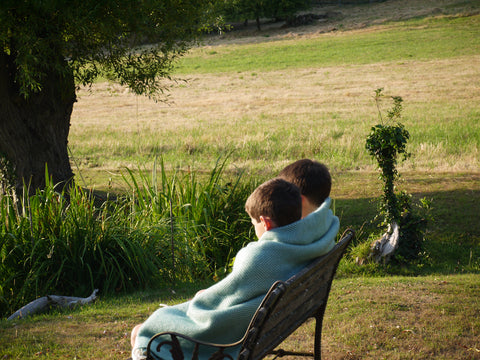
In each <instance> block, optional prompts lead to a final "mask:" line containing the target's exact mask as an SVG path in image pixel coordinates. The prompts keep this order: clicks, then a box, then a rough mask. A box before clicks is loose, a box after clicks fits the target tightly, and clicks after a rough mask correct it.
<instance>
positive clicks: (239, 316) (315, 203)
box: [132, 159, 339, 360]
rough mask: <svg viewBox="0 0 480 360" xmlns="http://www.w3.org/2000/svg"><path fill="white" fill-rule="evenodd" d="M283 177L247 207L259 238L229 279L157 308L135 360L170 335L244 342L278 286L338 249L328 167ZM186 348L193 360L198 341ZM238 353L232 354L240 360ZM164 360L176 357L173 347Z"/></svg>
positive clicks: (135, 337) (301, 168)
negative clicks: (273, 287) (269, 294)
mask: <svg viewBox="0 0 480 360" xmlns="http://www.w3.org/2000/svg"><path fill="white" fill-rule="evenodd" d="M279 176H280V177H279V178H275V179H272V180H269V181H267V182H265V183H263V184H262V185H260V186H259V187H258V188H257V189H256V190H255V191H254V192H253V193H252V194H251V195H250V196H249V198H248V199H247V201H246V204H245V209H246V211H247V213H248V214H249V215H250V217H251V220H252V224H253V226H254V227H255V233H256V235H257V237H258V241H254V242H251V243H249V244H248V245H247V246H245V247H244V248H243V249H241V250H240V251H239V252H238V253H237V255H236V258H235V262H234V264H233V268H232V272H231V273H230V274H229V275H228V276H227V277H226V278H224V279H223V280H221V281H219V282H218V283H216V284H214V285H212V286H211V287H209V288H207V289H205V290H202V291H200V292H198V293H197V294H196V295H195V297H194V298H193V299H192V300H190V301H187V302H184V303H181V304H178V305H175V306H168V307H163V308H160V309H158V310H156V311H155V312H154V313H153V314H152V315H151V316H150V317H149V318H148V319H147V320H146V321H145V322H144V323H143V324H140V325H137V326H136V327H135V328H134V330H133V331H132V358H133V359H134V360H140V359H144V358H145V349H146V347H147V344H148V342H149V340H150V338H151V337H152V336H153V335H154V334H156V333H159V332H163V331H171V332H178V333H182V334H185V335H187V336H190V337H192V338H195V339H198V340H202V341H208V342H214V343H217V344H218V343H225V344H227V343H232V342H235V341H237V340H240V339H241V337H242V336H243V335H244V333H245V331H246V329H247V327H248V324H249V323H250V320H251V318H252V316H253V314H254V313H255V311H256V309H257V307H258V306H259V305H260V303H261V301H262V300H263V298H264V296H265V295H266V293H267V292H268V290H269V289H270V286H271V285H272V284H273V283H274V282H275V281H277V280H287V279H288V278H289V277H291V276H292V275H294V274H295V273H297V272H298V271H299V270H301V269H302V268H303V267H305V266H306V265H307V264H309V263H310V262H311V261H312V260H313V259H315V258H317V257H318V256H320V255H323V254H325V253H327V252H328V251H329V250H331V248H332V247H333V246H334V243H335V237H336V235H337V233H338V230H339V220H338V218H337V217H336V216H334V215H333V213H332V211H331V210H330V203H331V200H330V198H329V197H328V196H329V193H330V188H331V178H330V174H329V172H328V170H327V168H326V167H325V166H324V165H322V164H320V163H318V162H315V161H312V160H308V159H304V160H299V161H297V162H295V163H293V164H290V165H289V166H287V167H286V168H285V169H284V170H282V172H281V173H280V175H279ZM296 177H298V178H300V181H297V183H298V185H299V186H297V185H294V184H293V183H292V182H295V181H294V180H295V179H296ZM285 179H286V180H288V181H286V180H285ZM315 184H317V185H315ZM318 184H320V186H319V185H318ZM312 189H313V190H314V191H312ZM302 215H303V216H304V217H303V218H302ZM182 347H183V349H184V351H185V355H186V357H187V358H190V357H191V351H192V350H193V347H192V346H191V344H189V343H185V344H183V343H182ZM238 350H239V349H238V348H237V349H232V350H230V354H231V355H232V357H233V358H235V357H236V356H237V355H238V353H237V352H238ZM205 351H206V350H205V349H203V348H200V354H199V358H200V359H203V358H208V356H209V355H210V354H209V353H206V352H205ZM159 356H160V357H162V358H164V359H168V358H171V354H170V353H169V352H168V349H165V350H164V351H162V352H161V354H159Z"/></svg>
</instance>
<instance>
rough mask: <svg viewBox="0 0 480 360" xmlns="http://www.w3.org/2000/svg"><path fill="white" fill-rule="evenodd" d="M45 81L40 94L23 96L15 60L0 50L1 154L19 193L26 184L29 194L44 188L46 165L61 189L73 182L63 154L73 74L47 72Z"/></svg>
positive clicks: (67, 160)
mask: <svg viewBox="0 0 480 360" xmlns="http://www.w3.org/2000/svg"><path fill="white" fill-rule="evenodd" d="M60 61H63V60H60ZM62 65H63V66H64V68H65V64H62ZM43 80H44V81H42V89H41V91H39V92H32V93H31V94H29V95H28V97H26V98H25V97H24V96H22V95H21V94H20V92H19V91H18V86H17V83H16V78H15V67H14V65H13V60H12V59H11V58H10V57H9V56H8V55H6V54H5V53H1V52H0V156H2V157H3V158H4V159H6V160H7V163H8V164H9V165H10V167H11V172H12V173H13V179H12V178H11V179H12V181H13V184H12V185H13V186H14V187H15V189H16V191H17V193H19V194H21V191H22V189H23V185H24V184H25V185H26V186H27V187H28V191H29V193H30V194H32V193H34V192H35V190H36V189H39V188H43V187H44V186H45V166H47V167H48V174H49V175H50V177H51V178H52V180H53V183H54V184H59V185H61V186H62V187H63V186H66V185H67V184H69V183H70V182H71V181H72V180H73V172H72V169H71V166H70V160H69V157H68V151H67V143H68V133H69V129H70V116H71V114H72V110H73V104H74V102H75V101H76V96H75V83H74V79H73V75H71V73H69V75H67V76H65V75H64V76H62V75H59V74H58V73H53V72H52V71H50V72H49V73H47V75H46V76H45V78H44V79H43ZM0 171H4V169H0Z"/></svg>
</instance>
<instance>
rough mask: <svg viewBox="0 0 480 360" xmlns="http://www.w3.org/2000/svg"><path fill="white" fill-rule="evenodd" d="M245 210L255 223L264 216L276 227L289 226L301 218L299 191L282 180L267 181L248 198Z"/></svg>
mask: <svg viewBox="0 0 480 360" xmlns="http://www.w3.org/2000/svg"><path fill="white" fill-rule="evenodd" d="M245 210H246V211H247V213H248V215H250V217H252V218H253V219H255V220H256V221H260V216H265V217H269V218H270V219H271V220H272V221H273V222H274V223H275V225H276V226H285V225H288V224H291V223H293V222H295V221H297V220H300V218H301V217H302V198H301V196H300V190H299V189H298V187H297V186H296V185H294V184H292V183H290V182H288V181H286V180H284V179H280V178H275V179H272V180H268V181H266V182H264V183H263V184H261V185H260V186H259V187H257V188H256V189H255V191H254V192H253V193H252V194H251V195H250V196H249V197H248V199H247V201H246V203H245Z"/></svg>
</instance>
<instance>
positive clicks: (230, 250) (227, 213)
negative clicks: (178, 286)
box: [124, 158, 253, 278]
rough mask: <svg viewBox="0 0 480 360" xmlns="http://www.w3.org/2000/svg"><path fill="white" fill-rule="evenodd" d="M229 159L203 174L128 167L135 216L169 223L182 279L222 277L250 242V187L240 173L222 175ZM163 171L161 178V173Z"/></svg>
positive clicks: (176, 266) (173, 254)
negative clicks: (246, 203) (247, 199)
mask: <svg viewBox="0 0 480 360" xmlns="http://www.w3.org/2000/svg"><path fill="white" fill-rule="evenodd" d="M225 165H226V158H225V159H223V160H220V159H219V160H218V161H217V163H216V165H215V166H214V168H213V169H212V171H211V172H210V174H208V176H206V177H202V178H201V179H200V178H199V177H200V176H199V174H198V173H197V172H195V171H189V172H187V173H183V174H182V173H180V172H174V173H173V174H171V175H170V176H168V175H167V172H166V171H165V166H164V164H163V161H161V162H160V167H161V169H160V171H157V165H156V163H155V164H154V167H153V171H152V177H151V179H149V177H148V174H147V173H145V172H142V171H140V172H139V173H138V174H137V175H135V174H134V173H133V172H132V171H128V177H124V178H125V181H126V183H127V184H128V185H129V190H130V191H129V192H130V194H131V195H130V196H129V200H130V201H131V206H132V208H131V211H130V214H131V215H132V221H135V222H148V223H149V224H155V223H157V222H158V221H159V220H163V221H166V222H168V223H169V235H168V238H169V239H170V247H169V252H170V254H171V260H170V264H171V271H172V272H171V275H172V276H174V277H175V278H179V277H180V278H183V277H184V276H186V275H189V276H191V277H193V278H198V277H205V276H210V275H214V276H221V275H222V273H224V272H225V271H227V270H228V263H230V261H231V260H232V255H233V254H235V253H236V252H237V251H238V250H239V249H240V248H241V247H242V246H243V245H244V244H245V242H248V241H249V238H250V234H249V230H250V222H249V220H248V217H247V216H246V214H245V210H244V204H245V200H246V198H247V197H248V195H249V194H250V192H251V191H252V188H253V185H252V184H251V183H250V182H249V181H241V180H242V174H240V175H238V176H233V177H232V178H230V179H224V176H223V175H224V170H225ZM158 175H159V178H158Z"/></svg>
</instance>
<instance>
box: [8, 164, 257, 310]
mask: <svg viewBox="0 0 480 360" xmlns="http://www.w3.org/2000/svg"><path fill="white" fill-rule="evenodd" d="M224 165H225V162H219V163H218V166H216V167H215V168H214V169H213V171H212V172H211V174H210V176H209V178H208V179H207V180H206V181H205V182H200V181H198V180H197V179H196V177H195V174H194V173H191V174H187V175H186V176H184V177H180V176H179V174H174V175H172V177H171V178H170V177H167V175H166V172H165V170H164V167H163V164H162V169H161V171H160V172H159V173H160V175H161V178H160V179H157V171H156V170H155V171H153V172H152V177H151V180H149V179H148V178H147V176H145V175H144V174H143V173H140V175H138V176H137V175H134V174H133V172H129V176H128V177H127V176H126V177H125V180H126V181H127V184H129V186H130V191H129V193H128V194H127V195H126V196H122V197H119V198H116V199H114V200H108V201H106V202H104V203H102V204H101V205H96V201H95V198H94V196H93V195H92V194H91V193H87V192H85V191H83V190H81V189H79V188H73V189H72V190H71V192H70V193H69V201H68V202H67V201H66V197H65V194H63V193H58V192H57V191H56V190H55V186H54V185H53V184H52V183H51V182H47V186H46V188H45V189H44V190H41V191H40V190H38V191H37V192H36V194H35V195H34V196H31V197H27V196H24V197H23V198H21V199H19V200H16V198H15V196H13V194H12V195H5V196H2V197H1V198H0V314H1V315H5V314H9V313H12V312H13V311H14V310H17V308H19V307H20V306H22V305H25V304H26V303H27V302H29V301H31V300H33V299H35V298H37V297H39V296H44V295H47V294H51V293H57V294H58V293H59V294H62V295H69V296H87V295H89V294H90V293H91V291H92V290H93V289H95V288H99V289H100V290H101V293H103V294H107V293H110V294H111V293H116V292H119V291H131V290H138V289H141V288H146V287H149V286H158V285H159V284H166V283H169V282H171V281H176V280H182V281H192V280H194V279H199V278H207V277H212V276H213V275H215V274H216V272H215V270H216V269H217V268H222V267H223V266H224V265H225V264H226V263H228V262H229V261H230V257H231V256H232V254H235V253H236V252H237V250H239V249H240V248H241V247H242V246H243V244H244V243H245V242H247V241H249V240H250V239H249V237H250V227H251V226H250V222H249V221H248V217H247V216H246V215H244V216H242V214H243V213H244V210H243V205H244V201H245V199H246V197H247V195H248V193H250V190H251V189H250V187H249V186H248V185H246V186H245V185H241V183H240V181H239V180H240V177H238V178H236V179H235V180H234V181H232V182H225V181H224V180H223V179H222V176H223V169H224ZM47 178H48V177H47Z"/></svg>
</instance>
